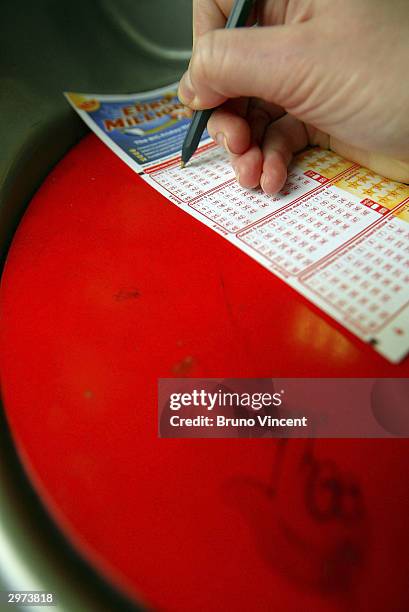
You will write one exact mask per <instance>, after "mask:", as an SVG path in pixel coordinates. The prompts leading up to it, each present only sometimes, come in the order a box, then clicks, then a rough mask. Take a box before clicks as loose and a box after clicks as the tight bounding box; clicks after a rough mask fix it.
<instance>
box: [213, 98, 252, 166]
mask: <svg viewBox="0 0 409 612" xmlns="http://www.w3.org/2000/svg"><path fill="white" fill-rule="evenodd" d="M247 106H248V100H246V99H239V100H233V101H231V102H228V103H226V104H225V105H224V106H222V107H221V108H218V109H217V110H216V111H215V112H214V113H212V116H211V117H210V119H209V122H208V124H207V131H208V132H209V135H210V136H211V137H212V138H213V140H215V141H216V142H217V144H219V145H220V146H222V147H224V148H225V149H226V151H227V152H228V153H230V154H231V155H241V154H242V153H244V152H245V151H247V149H248V148H249V146H250V142H251V133H250V128H249V124H248V122H247V121H246V120H245V118H244V116H245V114H246V111H247Z"/></svg>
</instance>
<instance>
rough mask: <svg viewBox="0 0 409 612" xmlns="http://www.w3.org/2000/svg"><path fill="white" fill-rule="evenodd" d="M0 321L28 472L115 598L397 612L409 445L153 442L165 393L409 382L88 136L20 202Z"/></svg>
mask: <svg viewBox="0 0 409 612" xmlns="http://www.w3.org/2000/svg"><path fill="white" fill-rule="evenodd" d="M1 308H2V326H1V327H2V330H1V344H0V351H1V352H0V359H1V362H0V367H1V377H2V385H3V395H4V400H5V405H6V410H7V414H8V418H9V421H10V424H11V427H12V431H13V434H14V437H15V441H16V444H17V446H18V449H19V452H20V454H21V457H22V459H23V462H24V465H25V467H26V469H27V470H28V473H29V475H30V476H31V479H32V481H33V483H34V485H35V487H36V488H37V490H38V491H39V493H40V495H41V497H42V499H43V501H44V503H45V504H46V506H47V508H48V510H49V511H50V513H51V514H52V515H53V517H54V518H55V520H56V521H57V523H58V524H59V526H60V527H61V529H62V530H63V531H64V532H65V534H66V535H67V537H68V538H69V539H70V540H71V541H72V542H73V543H74V544H75V545H76V547H77V548H78V549H79V550H80V551H81V552H82V554H83V555H84V556H86V557H87V558H88V559H89V560H90V562H91V563H93V564H94V565H95V566H96V567H97V568H98V569H99V570H100V571H101V572H102V573H103V574H104V575H105V576H106V577H108V578H109V579H110V580H112V581H114V582H115V584H117V585H118V586H119V587H121V588H123V589H125V590H126V591H127V592H128V593H129V594H131V595H133V596H135V597H137V598H138V597H142V599H143V600H146V601H148V602H149V604H151V605H153V606H156V607H159V608H162V609H167V610H178V611H180V610H192V609H198V610H216V609H234V610H249V609H252V610H272V609H280V610H285V611H290V612H292V611H294V612H296V611H297V612H298V611H299V610H300V609H302V607H303V606H308V607H309V609H314V610H315V611H321V610H322V611H327V610H332V609H339V606H340V605H341V604H342V605H344V606H345V609H355V608H353V607H352V608H351V607H348V606H350V603H351V601H353V602H355V603H356V605H357V606H358V607H357V608H356V609H359V610H360V611H362V610H368V611H369V610H371V611H372V612H373V611H374V610H384V609H387V608H388V607H389V609H401V608H400V606H401V604H402V602H403V601H404V598H405V597H406V579H407V576H406V569H405V568H406V567H407V553H406V551H407V550H408V549H409V542H408V530H407V525H406V518H407V516H408V514H409V501H408V487H407V478H406V479H405V478H402V476H401V475H402V473H403V470H405V469H406V470H407V460H408V456H409V447H408V444H407V442H406V441H396V440H393V441H387V440H383V441H370V440H366V441H362V440H349V441H342V440H339V441H335V440H333V441H331V440H328V441H326V440H321V441H316V442H315V443H314V445H312V446H311V445H309V444H308V443H306V442H303V441H297V440H291V441H289V442H288V443H285V444H284V443H279V442H272V441H268V440H198V439H193V440H188V439H184V440H165V439H158V437H157V416H156V412H157V407H156V401H157V400H156V398H157V379H158V378H159V377H182V376H189V377H220V376H222V377H271V376H274V377H286V376H288V377H303V376H304V377H308V376H319V377H325V376H340V377H344V376H346V377H348V376H353V377H360V376H370V377H372V376H380V377H387V376H390V377H394V376H400V377H405V376H406V377H407V376H408V373H409V363H408V361H406V362H404V363H402V364H400V365H391V364H389V363H387V362H386V361H385V360H384V359H383V358H381V357H380V356H378V355H377V354H376V353H375V352H374V351H373V350H372V349H371V348H370V347H367V346H365V345H364V344H363V343H361V342H360V341H358V340H356V339H355V338H354V337H353V336H352V335H351V334H349V333H348V332H346V331H345V330H344V329H342V331H341V328H340V327H339V326H338V325H337V324H336V323H334V321H332V320H330V319H328V318H327V317H326V316H325V315H324V314H323V313H322V312H320V311H318V309H316V308H314V307H313V306H312V305H311V304H309V303H307V302H306V301H305V300H304V299H303V298H302V297H300V296H299V295H298V294H297V293H296V292H294V291H293V290H292V289H290V288H289V287H287V286H286V285H285V284H284V283H283V282H282V281H280V280H278V279H277V278H275V277H274V276H273V275H272V274H271V273H270V272H268V271H267V270H265V269H263V268H262V267H261V266H259V265H258V264H257V263H255V262H254V261H252V260H251V259H250V258H249V257H247V256H246V255H245V254H243V253H242V252H240V251H239V250H237V249H235V248H234V247H232V246H231V245H230V244H229V243H227V242H226V241H225V240H223V238H221V237H220V236H218V235H216V234H215V233H214V232H212V231H211V230H210V229H208V228H207V227H205V226H204V225H202V224H201V223H199V222H198V221H196V220H195V219H193V218H192V217H190V216H188V215H187V214H185V213H184V212H182V211H181V210H179V209H178V208H177V207H176V206H174V205H173V204H171V203H169V202H168V201H167V200H166V199H165V198H164V197H162V196H161V195H160V194H158V193H156V192H155V191H154V190H152V189H151V188H150V187H148V186H147V185H146V184H145V183H144V182H143V181H142V180H141V179H140V178H139V177H138V176H136V175H135V174H134V173H133V172H132V171H131V170H130V169H129V168H127V166H126V165H125V164H123V163H122V162H121V161H120V160H119V159H117V158H116V157H115V156H114V155H113V154H112V153H111V152H110V151H109V150H108V149H107V148H106V147H105V146H104V145H103V144H101V143H100V142H99V141H98V140H97V139H96V138H95V137H94V136H89V137H87V138H86V139H85V140H84V141H82V142H81V143H80V144H79V145H78V146H77V147H75V148H74V149H73V150H72V151H71V152H70V153H69V154H68V155H67V156H66V157H65V158H64V159H63V160H62V161H61V162H60V163H59V164H58V165H57V167H56V168H55V170H54V171H53V172H52V173H51V174H50V176H49V177H48V179H47V180H46V182H45V183H44V185H43V186H42V187H41V189H40V190H39V192H38V193H37V194H36V196H35V197H34V199H33V201H32V203H31V204H30V207H29V208H28V210H27V212H26V214H25V216H24V218H23V220H22V222H21V224H20V227H19V230H18V232H17V235H16V236H15V239H14V242H13V245H12V248H11V250H10V253H9V257H8V260H7V264H6V269H5V272H4V276H3V281H2V288H1ZM334 483H335V484H334ZM397 542H401V548H400V549H399V550H398V549H397V546H396V543H397ZM405 543H406V544H405ZM405 546H406V549H405ZM379 547H380V548H379ZM405 555H406V556H405ZM381 577H382V580H383V582H382V584H381V583H380V582H379V580H380V578H381ZM375 583H376V584H378V585H379V588H378V590H377V592H376V593H374V590H373V585H374V584H375ZM371 593H373V596H372V595H371ZM394 606H395V607H394ZM402 609H403V608H402Z"/></svg>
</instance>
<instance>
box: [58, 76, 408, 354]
mask: <svg viewBox="0 0 409 612" xmlns="http://www.w3.org/2000/svg"><path fill="white" fill-rule="evenodd" d="M176 91H177V83H176V84H173V85H170V86H167V87H165V88H162V89H157V90H154V91H150V92H145V93H138V94H132V95H98V94H82V93H66V94H65V96H66V98H67V99H68V101H69V102H70V104H71V105H72V106H73V108H74V109H75V110H76V111H77V112H78V113H79V115H80V116H81V117H82V119H83V120H84V121H85V122H86V123H87V125H88V126H89V127H90V128H91V129H92V130H93V131H94V132H95V133H96V134H97V135H98V136H99V137H100V138H101V139H102V140H103V142H104V143H105V144H107V145H108V146H109V147H110V148H111V149H112V150H113V151H114V153H116V154H117V155H118V156H119V157H120V158H121V159H122V160H123V161H124V162H125V163H127V164H128V165H129V166H130V167H131V168H132V169H133V170H134V171H135V172H137V173H138V175H139V176H140V177H141V178H142V179H143V180H145V181H146V182H147V183H148V184H149V185H150V186H151V187H153V188H154V189H156V190H157V191H159V192H160V193H161V194H163V195H164V196H166V198H168V199H169V200H170V201H171V202H173V203H174V204H175V205H176V206H178V207H180V208H182V209H183V210H184V211H185V212H187V213H189V214H190V215H192V216H193V217H195V218H196V219H199V220H200V221H202V222H203V223H204V224H205V225H207V226H208V227H210V228H212V229H213V230H214V231H216V232H217V233H218V234H220V235H222V236H223V237H224V238H225V239H226V240H228V241H229V242H231V243H232V244H234V245H235V246H236V247H238V248H239V249H241V250H242V251H244V252H245V253H246V254H247V255H249V256H250V257H252V258H253V259H255V260H256V261H257V262H259V263H260V264H262V265H263V266H265V267H266V268H268V269H269V270H270V271H271V272H273V273H274V274H275V275H277V276H278V277H280V278H281V279H282V280H283V281H284V282H286V283H287V284H289V285H290V286H291V287H293V288H294V289H296V290H297V291H298V292H299V293H300V294H302V295H303V296H305V297H306V298H308V299H309V300H310V301H311V302H313V303H314V304H315V305H317V306H318V307H320V308H321V309H322V310H323V311H324V312H326V313H327V314H329V315H330V316H331V317H333V318H334V319H336V320H337V321H338V322H339V323H341V324H342V325H343V326H344V327H346V328H347V329H349V330H350V331H352V332H353V333H354V334H355V335H356V336H358V337H359V338H360V339H361V340H363V341H364V342H367V343H369V344H371V345H372V346H373V348H374V349H375V350H377V351H378V352H379V353H380V354H382V355H383V356H384V357H386V358H387V359H388V360H390V361H392V362H394V363H397V362H399V361H400V360H402V359H403V357H404V356H405V355H406V353H407V352H408V351H409V186H408V185H404V184H401V183H397V182H394V181H391V180H388V179H385V178H383V177H382V176H379V175H377V174H375V173H374V172H372V171H370V170H368V169H366V168H364V167H362V166H360V165H359V164H356V163H353V162H351V161H348V160H346V159H343V158H342V157H340V156H339V155H336V154H335V153H333V152H331V151H324V150H322V149H319V148H311V149H308V150H306V151H304V152H303V153H301V154H299V155H298V156H297V157H296V159H295V161H294V162H293V163H292V165H291V166H290V168H289V172H288V179H287V182H286V184H285V185H284V187H283V189H282V190H281V191H280V192H279V193H277V194H276V195H266V194H264V193H263V192H262V191H261V189H260V188H258V189H244V188H243V187H241V186H240V185H239V184H238V183H237V181H236V179H235V176H234V173H233V170H232V168H231V165H230V163H229V161H228V157H227V155H226V153H225V152H224V150H222V149H221V148H219V147H217V146H216V145H215V144H214V143H213V141H212V140H211V139H210V138H209V136H208V134H207V132H205V133H204V135H203V138H202V140H201V142H200V145H199V148H198V150H197V152H196V153H195V155H194V156H193V158H192V159H191V161H190V162H189V164H188V165H187V166H186V167H185V168H183V169H182V168H181V167H180V152H181V148H182V143H183V140H184V137H185V134H186V131H187V129H188V127H189V123H190V119H189V116H188V114H187V112H186V110H185V109H184V107H183V105H182V104H181V103H180V101H179V100H178V98H177V93H176Z"/></svg>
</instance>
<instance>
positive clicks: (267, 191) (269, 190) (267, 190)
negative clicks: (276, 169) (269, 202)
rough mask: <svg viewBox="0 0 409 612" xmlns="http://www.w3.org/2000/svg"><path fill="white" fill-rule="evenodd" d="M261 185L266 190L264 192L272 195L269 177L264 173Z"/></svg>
mask: <svg viewBox="0 0 409 612" xmlns="http://www.w3.org/2000/svg"><path fill="white" fill-rule="evenodd" d="M260 187H261V189H262V190H263V191H264V193H266V194H267V195H271V189H269V185H268V179H267V177H266V176H265V175H264V174H262V175H261V179H260Z"/></svg>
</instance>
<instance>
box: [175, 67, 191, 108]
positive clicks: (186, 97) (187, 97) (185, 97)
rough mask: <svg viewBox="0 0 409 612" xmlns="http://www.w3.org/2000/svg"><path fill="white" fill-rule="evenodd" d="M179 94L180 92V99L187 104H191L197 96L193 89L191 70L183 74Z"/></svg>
mask: <svg viewBox="0 0 409 612" xmlns="http://www.w3.org/2000/svg"><path fill="white" fill-rule="evenodd" d="M178 94H179V98H180V101H181V102H182V103H183V104H185V105H186V106H189V104H190V103H191V102H192V100H193V98H194V97H195V92H194V91H193V86H192V82H191V80H190V75H189V71H188V72H185V74H184V75H183V77H182V79H181V81H180V83H179V91H178Z"/></svg>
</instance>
